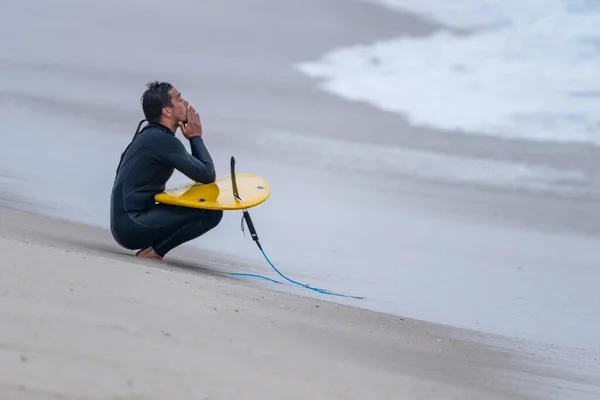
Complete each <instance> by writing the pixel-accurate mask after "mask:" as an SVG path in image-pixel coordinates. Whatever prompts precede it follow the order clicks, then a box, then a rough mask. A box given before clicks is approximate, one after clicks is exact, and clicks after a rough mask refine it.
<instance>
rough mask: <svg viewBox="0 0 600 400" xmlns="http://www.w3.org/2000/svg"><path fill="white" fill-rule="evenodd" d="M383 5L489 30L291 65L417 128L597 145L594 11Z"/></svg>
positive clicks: (557, 1)
mask: <svg viewBox="0 0 600 400" xmlns="http://www.w3.org/2000/svg"><path fill="white" fill-rule="evenodd" d="M386 2H387V3H388V4H392V3H393V4H394V5H396V6H398V7H411V9H412V11H417V12H423V13H426V14H427V15H428V16H430V17H432V18H435V19H437V20H440V21H442V22H446V23H447V22H450V21H452V20H453V19H454V18H456V19H455V23H454V25H456V26H463V27H464V26H475V25H485V26H486V27H485V28H483V29H481V30H478V31H476V32H475V33H472V34H470V35H467V36H465V35H460V34H457V33H454V32H449V31H438V32H435V33H433V34H432V35H430V36H427V37H422V38H416V39H415V38H398V39H395V40H390V41H382V42H378V43H375V44H373V45H371V46H354V47H349V48H342V49H336V50H334V51H332V52H330V53H329V54H326V55H324V56H323V57H322V58H321V59H319V60H317V61H314V62H306V63H302V64H299V65H298V66H297V67H298V69H299V70H300V71H302V72H303V73H305V74H307V75H309V76H312V77H314V78H317V79H321V80H322V87H323V88H324V89H325V90H327V91H329V92H331V93H334V94H336V95H339V96H342V97H344V98H347V99H349V100H354V101H362V102H367V103H369V104H371V105H374V106H377V107H379V108H381V109H384V110H387V111H391V112H397V113H401V114H403V115H405V116H406V117H407V118H408V119H409V121H410V122H411V123H413V124H415V125H422V126H429V127H433V128H439V129H448V130H463V131H468V132H475V133H478V134H488V135H495V136H501V137H509V138H526V139H535V140H549V141H561V142H563V141H579V142H591V143H598V144H600V113H598V110H599V109H600V51H599V50H600V33H599V32H600V31H598V29H597V27H598V26H600V7H597V6H596V7H591V6H586V4H584V3H583V2H581V1H580V2H578V3H575V2H568V1H567V0H543V1H541V0H523V1H521V0H514V1H513V0H511V1H506V2H493V3H492V2H479V3H476V2H474V1H466V0H465V1H459V2H453V3H452V8H449V7H450V6H449V5H447V4H445V3H443V2H440V1H426V2H423V3H412V6H410V5H409V4H410V3H405V2H404V1H402V0H386ZM455 7H457V8H455ZM426 10H427V11H426ZM459 16H460V17H459Z"/></svg>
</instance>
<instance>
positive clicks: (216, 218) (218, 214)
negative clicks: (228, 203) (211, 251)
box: [208, 210, 223, 228]
mask: <svg viewBox="0 0 600 400" xmlns="http://www.w3.org/2000/svg"><path fill="white" fill-rule="evenodd" d="M222 219H223V210H210V215H209V218H208V220H209V221H210V224H211V226H212V227H213V228H214V227H216V226H217V225H219V223H221V220H222Z"/></svg>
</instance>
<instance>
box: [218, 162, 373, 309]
mask: <svg viewBox="0 0 600 400" xmlns="http://www.w3.org/2000/svg"><path fill="white" fill-rule="evenodd" d="M230 169H231V185H232V189H233V197H234V198H235V199H237V200H242V198H241V197H240V195H239V192H238V187H237V182H236V179H235V158H234V157H231V163H230ZM243 212H244V217H243V219H242V232H243V231H244V220H246V225H248V230H250V235H251V236H252V239H253V240H254V241H255V242H256V245H257V246H258V248H259V249H260V251H261V253H262V254H263V256H264V257H265V259H266V260H267V262H268V263H269V265H270V266H271V267H273V269H274V270H275V272H277V273H278V274H279V275H280V276H281V277H282V278H283V279H285V280H286V281H288V282H291V283H293V284H296V285H299V286H302V287H304V288H306V289H310V290H314V291H315V292H319V293H323V294H329V295H332V296H341V297H349V298H352V299H364V297H359V296H348V295H345V294H340V293H334V292H330V291H329V290H325V289H319V288H314V287H312V286H309V285H307V284H304V283H300V282H297V281H294V280H292V279H290V278H288V277H287V276H285V275H283V274H282V273H281V272H279V270H278V269H277V268H275V266H274V265H273V263H272V262H271V260H269V257H267V255H266V254H265V252H264V250H263V249H262V246H261V245H260V242H259V241H258V235H257V234H256V229H254V224H253V223H252V218H250V214H249V213H248V210H247V209H244V210H243ZM229 275H233V276H249V277H253V278H260V279H266V280H268V281H271V282H274V283H281V282H279V281H276V280H275V279H271V278H267V277H266V276H262V275H257V274H242V273H229Z"/></svg>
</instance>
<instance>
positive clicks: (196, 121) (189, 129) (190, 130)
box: [179, 106, 202, 139]
mask: <svg viewBox="0 0 600 400" xmlns="http://www.w3.org/2000/svg"><path fill="white" fill-rule="evenodd" d="M179 127H180V128H181V133H183V136H185V138H186V139H189V138H191V137H193V136H202V123H201V122H200V116H199V115H198V113H197V112H196V110H194V107H192V106H189V107H188V110H187V123H186V124H185V125H184V124H183V122H179Z"/></svg>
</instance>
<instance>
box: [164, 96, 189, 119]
mask: <svg viewBox="0 0 600 400" xmlns="http://www.w3.org/2000/svg"><path fill="white" fill-rule="evenodd" d="M169 94H170V95H171V107H169V108H170V109H171V118H172V119H174V120H175V122H177V123H179V122H183V123H184V124H185V123H187V107H188V105H189V104H190V103H189V102H188V101H187V100H185V99H184V98H183V97H182V96H181V93H180V92H179V90H177V89H175V88H173V89H171V90H170V92H169Z"/></svg>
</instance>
